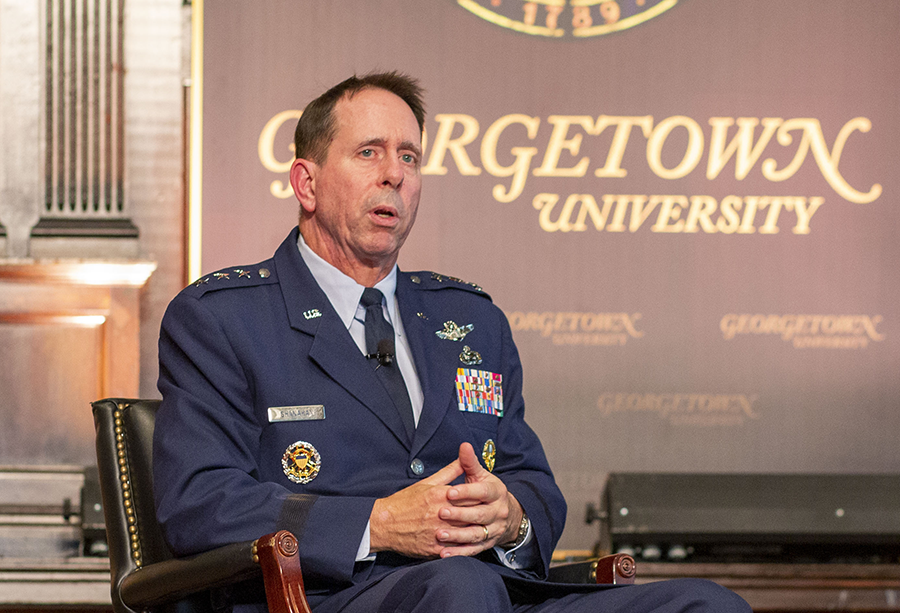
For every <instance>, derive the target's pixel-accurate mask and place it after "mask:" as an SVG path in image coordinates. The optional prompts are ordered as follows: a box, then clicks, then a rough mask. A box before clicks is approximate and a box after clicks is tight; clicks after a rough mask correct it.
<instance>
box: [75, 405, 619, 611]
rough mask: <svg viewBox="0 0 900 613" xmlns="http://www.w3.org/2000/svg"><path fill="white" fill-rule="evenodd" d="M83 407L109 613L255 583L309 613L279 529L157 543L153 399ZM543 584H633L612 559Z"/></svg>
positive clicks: (212, 597)
mask: <svg viewBox="0 0 900 613" xmlns="http://www.w3.org/2000/svg"><path fill="white" fill-rule="evenodd" d="M91 406H92V409H93V413H94V426H95V428H96V432H97V440H96V442H97V465H98V468H99V471H100V491H101V495H102V499H103V512H104V516H105V519H106V532H107V539H108V541H109V561H110V571H111V580H112V585H111V592H112V603H113V609H114V611H115V612H116V613H138V612H144V611H148V610H177V611H179V612H180V613H195V612H196V613H201V612H202V613H208V612H211V611H215V610H216V609H218V608H220V607H218V606H217V603H218V602H219V600H218V596H219V595H220V594H221V591H220V588H225V587H227V586H231V585H234V584H239V583H245V582H247V581H248V580H255V581H257V582H259V580H260V577H261V579H262V584H263V585H264V588H265V593H266V600H267V602H268V606H269V611H270V612H271V613H304V612H306V613H309V610H310V609H309V604H308V603H307V601H306V595H305V593H304V591H303V576H302V574H301V571H300V561H299V556H298V544H297V539H296V538H295V537H294V535H292V534H291V533H290V532H288V531H286V530H282V531H280V532H276V533H273V534H267V535H263V536H261V537H260V538H259V539H257V540H255V541H249V542H246V543H235V544H233V545H227V546H225V547H222V548H220V549H216V550H213V551H209V552H206V553H203V554H200V555H197V556H193V557H191V558H175V557H174V556H173V555H172V553H171V552H170V551H169V549H168V547H167V546H166V543H165V541H164V540H163V536H162V531H161V530H160V527H159V524H158V523H157V521H156V510H155V507H154V501H153V472H152V465H153V462H152V458H153V427H154V422H155V419H156V410H157V408H158V407H159V401H158V400H133V399H122V398H108V399H105V400H98V401H97V402H94V403H93V404H92V405H91ZM551 579H552V580H554V581H563V582H567V583H593V582H597V583H633V582H634V560H633V559H632V558H631V557H630V556H627V555H624V554H618V555H613V556H606V557H605V558H600V559H599V560H595V561H593V562H586V563H575V564H566V565H562V566H557V567H554V568H552V569H551Z"/></svg>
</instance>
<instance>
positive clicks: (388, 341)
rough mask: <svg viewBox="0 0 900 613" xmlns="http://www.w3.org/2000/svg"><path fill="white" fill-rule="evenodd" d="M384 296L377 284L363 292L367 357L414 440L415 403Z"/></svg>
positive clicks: (361, 302)
mask: <svg viewBox="0 0 900 613" xmlns="http://www.w3.org/2000/svg"><path fill="white" fill-rule="evenodd" d="M383 299H384V295H383V294H382V293H381V292H380V291H379V290H377V289H375V288H374V287H367V288H366V289H365V290H364V291H363V295H362V298H361V299H360V301H359V303H360V304H361V305H362V306H363V307H364V308H365V309H366V354H367V355H366V358H368V359H369V361H370V363H371V364H372V367H373V368H374V369H375V374H376V375H378V378H379V379H380V380H381V383H382V385H384V388H385V389H386V390H387V393H388V394H389V395H390V397H391V400H393V401H394V406H395V407H397V411H398V412H399V413H400V419H402V420H403V425H404V426H406V434H407V436H408V437H409V441H412V438H413V435H414V434H415V431H416V424H415V421H414V419H413V410H412V404H411V403H410V401H409V392H408V391H407V390H406V383H405V382H404V381H403V375H402V374H401V373H400V366H399V365H398V364H397V356H396V351H395V348H394V327H393V326H392V325H391V324H390V323H389V322H388V321H387V320H386V319H385V318H384V312H383V311H382V308H381V301H382V300H383Z"/></svg>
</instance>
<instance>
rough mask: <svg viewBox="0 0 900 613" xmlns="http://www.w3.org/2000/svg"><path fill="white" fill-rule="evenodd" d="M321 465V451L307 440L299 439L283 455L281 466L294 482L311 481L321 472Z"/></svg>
mask: <svg viewBox="0 0 900 613" xmlns="http://www.w3.org/2000/svg"><path fill="white" fill-rule="evenodd" d="M321 466H322V458H321V456H319V452H318V451H316V448H315V447H313V446H312V445H310V444H309V443H307V442H306V441H297V442H296V443H294V444H293V445H291V446H290V447H288V448H287V449H286V450H285V452H284V455H283V456H281V468H283V469H284V474H285V475H287V478H288V479H290V480H291V481H293V482H294V483H309V482H310V481H312V480H313V479H315V478H316V475H318V474H319V467H321Z"/></svg>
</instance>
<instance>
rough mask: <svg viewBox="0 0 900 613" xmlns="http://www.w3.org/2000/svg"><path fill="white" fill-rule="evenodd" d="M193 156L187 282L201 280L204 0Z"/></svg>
mask: <svg viewBox="0 0 900 613" xmlns="http://www.w3.org/2000/svg"><path fill="white" fill-rule="evenodd" d="M191 7H192V11H193V14H192V16H191V145H190V147H191V152H190V179H189V180H190V196H189V199H188V254H187V260H188V261H187V266H188V280H189V281H193V280H194V279H197V278H198V277H199V276H200V273H201V270H202V269H201V262H200V254H201V251H200V245H201V239H202V236H201V232H202V227H201V225H202V222H203V215H202V212H203V205H202V202H203V184H202V181H203V157H202V156H203V0H194V2H193V3H192V5H191Z"/></svg>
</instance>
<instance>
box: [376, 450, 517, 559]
mask: <svg viewBox="0 0 900 613" xmlns="http://www.w3.org/2000/svg"><path fill="white" fill-rule="evenodd" d="M463 474H464V475H465V483H462V484H459V485H450V483H451V482H452V481H453V480H454V479H456V478H457V477H459V476H460V475H463ZM521 521H522V507H521V506H520V505H519V502H518V501H517V500H516V498H515V497H514V496H513V495H512V494H511V493H509V492H508V491H507V489H506V485H504V483H503V481H501V480H500V479H499V478H498V477H496V476H495V475H493V474H492V473H490V472H488V471H487V470H485V468H484V467H483V466H482V465H481V463H480V462H479V461H478V458H477V457H476V455H475V450H474V449H472V445H470V444H469V443H463V444H462V445H460V447H459V457H458V458H457V459H456V460H454V461H453V462H451V463H450V464H448V465H447V466H445V467H443V468H442V469H441V470H439V471H438V472H436V473H435V474H433V475H431V476H430V477H427V478H425V479H422V480H421V481H419V482H417V483H414V484H413V485H411V486H409V487H406V488H404V489H402V490H400V491H399V492H396V493H395V494H392V495H391V496H388V497H387V498H379V499H378V500H376V501H375V506H374V507H373V508H372V514H371V516H370V521H369V534H370V551H372V552H376V551H395V552H397V553H401V554H403V555H407V556H411V557H419V558H436V557H441V558H446V557H449V556H473V555H475V554H477V553H480V552H482V551H484V550H486V549H490V548H491V547H494V546H495V545H507V544H511V543H513V542H514V541H515V540H516V536H517V535H518V530H519V524H520V523H521Z"/></svg>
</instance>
